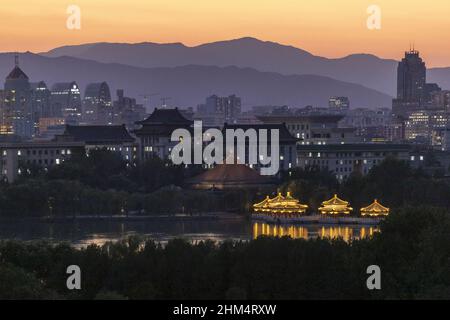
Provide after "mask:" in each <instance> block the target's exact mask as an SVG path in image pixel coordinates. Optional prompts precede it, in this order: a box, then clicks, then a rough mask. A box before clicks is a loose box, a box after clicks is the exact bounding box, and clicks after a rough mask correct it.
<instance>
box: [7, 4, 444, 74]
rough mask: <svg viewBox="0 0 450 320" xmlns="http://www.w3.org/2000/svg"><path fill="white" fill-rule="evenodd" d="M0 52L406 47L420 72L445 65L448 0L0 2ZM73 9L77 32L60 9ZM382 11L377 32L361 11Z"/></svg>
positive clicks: (334, 51)
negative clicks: (110, 46)
mask: <svg viewBox="0 0 450 320" xmlns="http://www.w3.org/2000/svg"><path fill="white" fill-rule="evenodd" d="M2 2H4V3H2V4H1V6H0V21H1V28H0V39H1V41H0V51H2V52H3V51H26V50H30V51H33V52H39V51H45V50H48V49H51V48H53V47H56V46H60V45H66V44H79V43H87V42H96V41H109V42H142V41H153V42H183V43H185V44H186V45H196V44H201V43H205V42H211V41H217V40H225V39H233V38H238V37H243V36H252V37H256V38H259V39H262V40H271V41H276V42H280V43H283V44H290V45H293V46H296V47H300V48H303V49H305V50H307V51H310V52H311V53H313V54H316V55H321V56H326V57H341V56H345V55H347V54H350V53H360V52H364V53H373V54H376V55H378V56H381V57H385V58H395V59H399V58H400V57H401V56H402V55H403V52H404V51H405V49H408V48H409V43H410V42H413V41H414V42H415V46H416V48H417V49H419V50H420V51H421V53H422V55H423V56H424V57H425V60H426V62H427V65H428V66H450V41H449V38H450V37H449V36H450V1H448V0H429V1H423V0H314V1H309V0H308V1H305V0H69V1H68V0H20V1H9V2H8V3H7V4H6V3H5V0H3V1H2ZM70 4H76V5H78V6H79V7H80V8H81V15H82V16H81V23H82V25H81V30H68V29H67V28H66V19H67V14H66V9H67V7H68V5H70ZM371 4H377V5H379V6H380V8H381V10H382V28H381V30H377V31H371V30H368V29H367V27H366V20H367V17H368V14H367V13H366V9H367V7H368V6H369V5H371Z"/></svg>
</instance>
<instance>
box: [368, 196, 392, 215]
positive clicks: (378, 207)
mask: <svg viewBox="0 0 450 320" xmlns="http://www.w3.org/2000/svg"><path fill="white" fill-rule="evenodd" d="M389 211H390V209H389V208H387V207H385V206H383V205H382V204H381V203H379V202H378V200H377V199H375V200H374V201H373V202H372V203H371V204H370V205H368V206H367V207H365V208H361V216H363V217H364V216H369V217H381V216H387V215H388V214H389Z"/></svg>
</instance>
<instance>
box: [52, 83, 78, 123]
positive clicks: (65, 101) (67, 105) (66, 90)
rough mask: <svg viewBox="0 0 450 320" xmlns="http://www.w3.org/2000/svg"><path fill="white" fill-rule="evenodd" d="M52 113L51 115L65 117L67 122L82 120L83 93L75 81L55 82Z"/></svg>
mask: <svg viewBox="0 0 450 320" xmlns="http://www.w3.org/2000/svg"><path fill="white" fill-rule="evenodd" d="M51 113H52V114H50V115H49V117H63V118H65V119H66V122H67V123H78V122H79V121H80V118H81V94H80V88H79V87H78V84H77V83H76V82H75V81H73V82H62V83H55V84H54V85H53V86H52V90H51Z"/></svg>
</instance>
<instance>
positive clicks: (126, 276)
mask: <svg viewBox="0 0 450 320" xmlns="http://www.w3.org/2000/svg"><path fill="white" fill-rule="evenodd" d="M381 229H382V232H381V234H376V235H375V236H374V237H373V238H371V239H365V240H357V241H353V242H352V243H346V242H344V241H342V240H309V241H306V240H301V239H299V240H292V239H289V238H281V239H273V238H264V237H263V238H259V239H257V240H255V241H250V242H234V243H232V242H225V243H222V244H218V245H216V244H213V243H212V242H202V243H198V244H195V245H194V244H189V243H187V242H184V241H182V240H173V241H171V242H169V243H168V244H167V245H166V246H161V245H158V244H156V243H154V242H152V241H144V240H142V239H138V238H129V239H127V240H124V241H122V242H118V243H108V244H105V245H104V246H102V247H99V246H95V245H91V246H89V247H87V248H85V249H81V250H79V249H75V248H73V247H71V246H69V245H64V244H60V245H57V246H52V245H49V244H45V243H21V242H14V241H4V242H0V298H1V299H12V298H29V299H54V298H63V299H72V298H81V299H237V298H239V299H331V298H339V299H361V298H362V299H374V298H377V299H406V298H408V299H424V298H438V299H449V298H450V272H449V270H450V233H449V232H448V230H450V216H449V215H448V213H447V212H445V210H443V209H429V208H428V209H427V208H405V209H403V210H395V211H394V212H393V214H392V215H391V216H390V217H389V218H388V219H387V220H386V221H385V223H383V225H382V226H381ZM72 264H75V265H79V266H80V268H81V279H82V280H81V288H82V289H81V290H74V291H69V290H68V289H67V288H66V279H67V276H68V275H67V274H66V268H67V266H69V265H72ZM373 264H376V265H379V266H380V268H381V283H382V289H381V290H372V291H371V290H368V289H367V287H366V280H367V278H368V275H367V274H366V268H367V266H369V265H373Z"/></svg>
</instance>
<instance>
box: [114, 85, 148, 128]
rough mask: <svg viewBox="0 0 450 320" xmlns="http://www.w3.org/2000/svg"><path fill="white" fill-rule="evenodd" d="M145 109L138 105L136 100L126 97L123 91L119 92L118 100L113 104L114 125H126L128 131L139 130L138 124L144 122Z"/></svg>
mask: <svg viewBox="0 0 450 320" xmlns="http://www.w3.org/2000/svg"><path fill="white" fill-rule="evenodd" d="M145 115H146V113H145V107H144V106H143V105H142V104H137V103H136V99H134V98H129V97H126V96H125V95H124V92H123V89H119V90H117V100H116V101H114V103H113V123H114V124H124V125H125V127H126V128H127V129H128V130H134V129H137V128H138V127H139V126H138V125H137V124H136V122H138V121H141V120H144V118H145Z"/></svg>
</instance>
